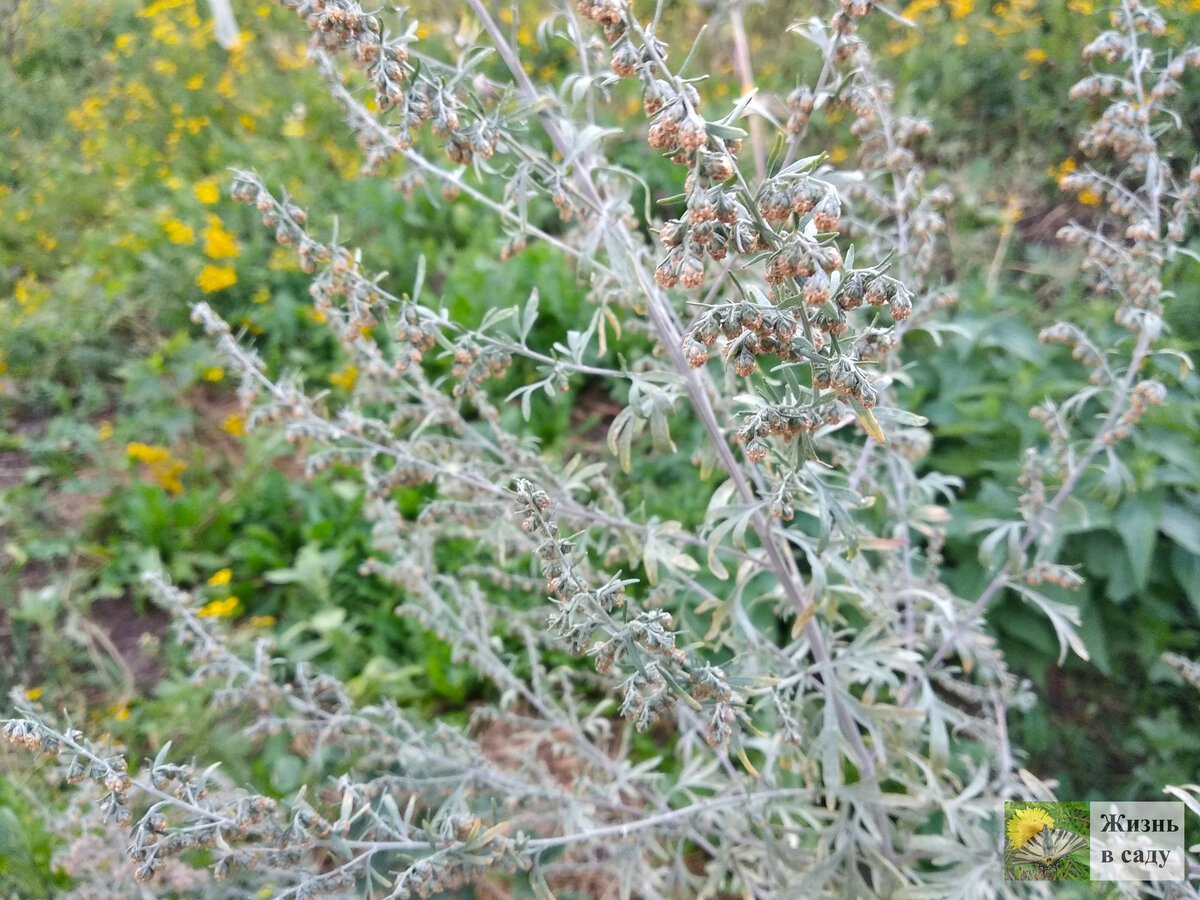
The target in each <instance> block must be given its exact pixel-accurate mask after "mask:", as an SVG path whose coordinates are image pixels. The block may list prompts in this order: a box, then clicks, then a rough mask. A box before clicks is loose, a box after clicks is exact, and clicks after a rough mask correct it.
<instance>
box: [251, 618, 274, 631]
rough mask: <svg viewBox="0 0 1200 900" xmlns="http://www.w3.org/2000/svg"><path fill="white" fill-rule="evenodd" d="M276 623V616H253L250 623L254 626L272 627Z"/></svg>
mask: <svg viewBox="0 0 1200 900" xmlns="http://www.w3.org/2000/svg"><path fill="white" fill-rule="evenodd" d="M274 624H275V617H274V616H251V617H250V625H251V626H253V627H254V628H270V627H271V626H272V625H274Z"/></svg>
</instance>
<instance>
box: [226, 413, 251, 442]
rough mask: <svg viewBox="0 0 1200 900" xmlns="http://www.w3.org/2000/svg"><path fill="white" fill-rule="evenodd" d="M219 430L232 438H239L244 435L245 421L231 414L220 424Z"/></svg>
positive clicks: (235, 414)
mask: <svg viewBox="0 0 1200 900" xmlns="http://www.w3.org/2000/svg"><path fill="white" fill-rule="evenodd" d="M221 430H222V431H224V432H226V433H228V434H232V435H233V436H234V437H241V436H242V435H243V434H245V433H246V420H245V419H244V418H242V417H241V416H239V415H238V414H237V413H232V414H230V415H228V416H226V417H225V421H224V422H222V423H221Z"/></svg>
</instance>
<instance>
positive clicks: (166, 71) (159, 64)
mask: <svg viewBox="0 0 1200 900" xmlns="http://www.w3.org/2000/svg"><path fill="white" fill-rule="evenodd" d="M150 68H151V69H153V70H154V71H155V72H157V73H158V74H159V75H168V76H169V75H174V74H175V72H176V71H177V70H178V69H177V67H176V65H175V63H173V62H171V60H169V59H156V60H155V61H154V62H152V63H151V64H150Z"/></svg>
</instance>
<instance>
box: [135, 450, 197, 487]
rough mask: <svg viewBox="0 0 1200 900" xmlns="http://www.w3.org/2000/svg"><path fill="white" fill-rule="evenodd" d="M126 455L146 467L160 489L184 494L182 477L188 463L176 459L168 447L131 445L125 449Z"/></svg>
mask: <svg viewBox="0 0 1200 900" xmlns="http://www.w3.org/2000/svg"><path fill="white" fill-rule="evenodd" d="M125 453H126V454H127V455H128V456H129V458H130V459H133V460H137V461H138V462H140V463H142V464H143V465H145V466H146V468H148V469H149V470H150V476H151V477H152V478H153V479H154V481H155V482H157V484H158V486H159V487H161V488H163V489H164V490H165V491H167V492H168V493H171V494H180V493H183V482H182V481H181V480H180V476H181V475H182V474H183V472H184V470H185V469H186V468H187V463H185V462H184V461H183V460H181V459H175V457H173V456H172V455H171V451H170V450H168V449H167V448H166V447H156V446H153V445H151V444H143V443H140V442H137V443H132V444H129V445H128V446H127V447H126V448H125Z"/></svg>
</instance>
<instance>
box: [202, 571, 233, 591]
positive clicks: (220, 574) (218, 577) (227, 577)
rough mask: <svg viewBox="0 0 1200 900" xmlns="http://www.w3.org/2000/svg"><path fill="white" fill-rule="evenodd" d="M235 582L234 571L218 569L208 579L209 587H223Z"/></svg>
mask: <svg viewBox="0 0 1200 900" xmlns="http://www.w3.org/2000/svg"><path fill="white" fill-rule="evenodd" d="M232 580H233V569H228V568H226V569H218V570H217V571H216V572H213V573H212V575H210V576H209V578H208V585H209V587H221V586H222V585H226V584H229V582H230V581H232Z"/></svg>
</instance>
